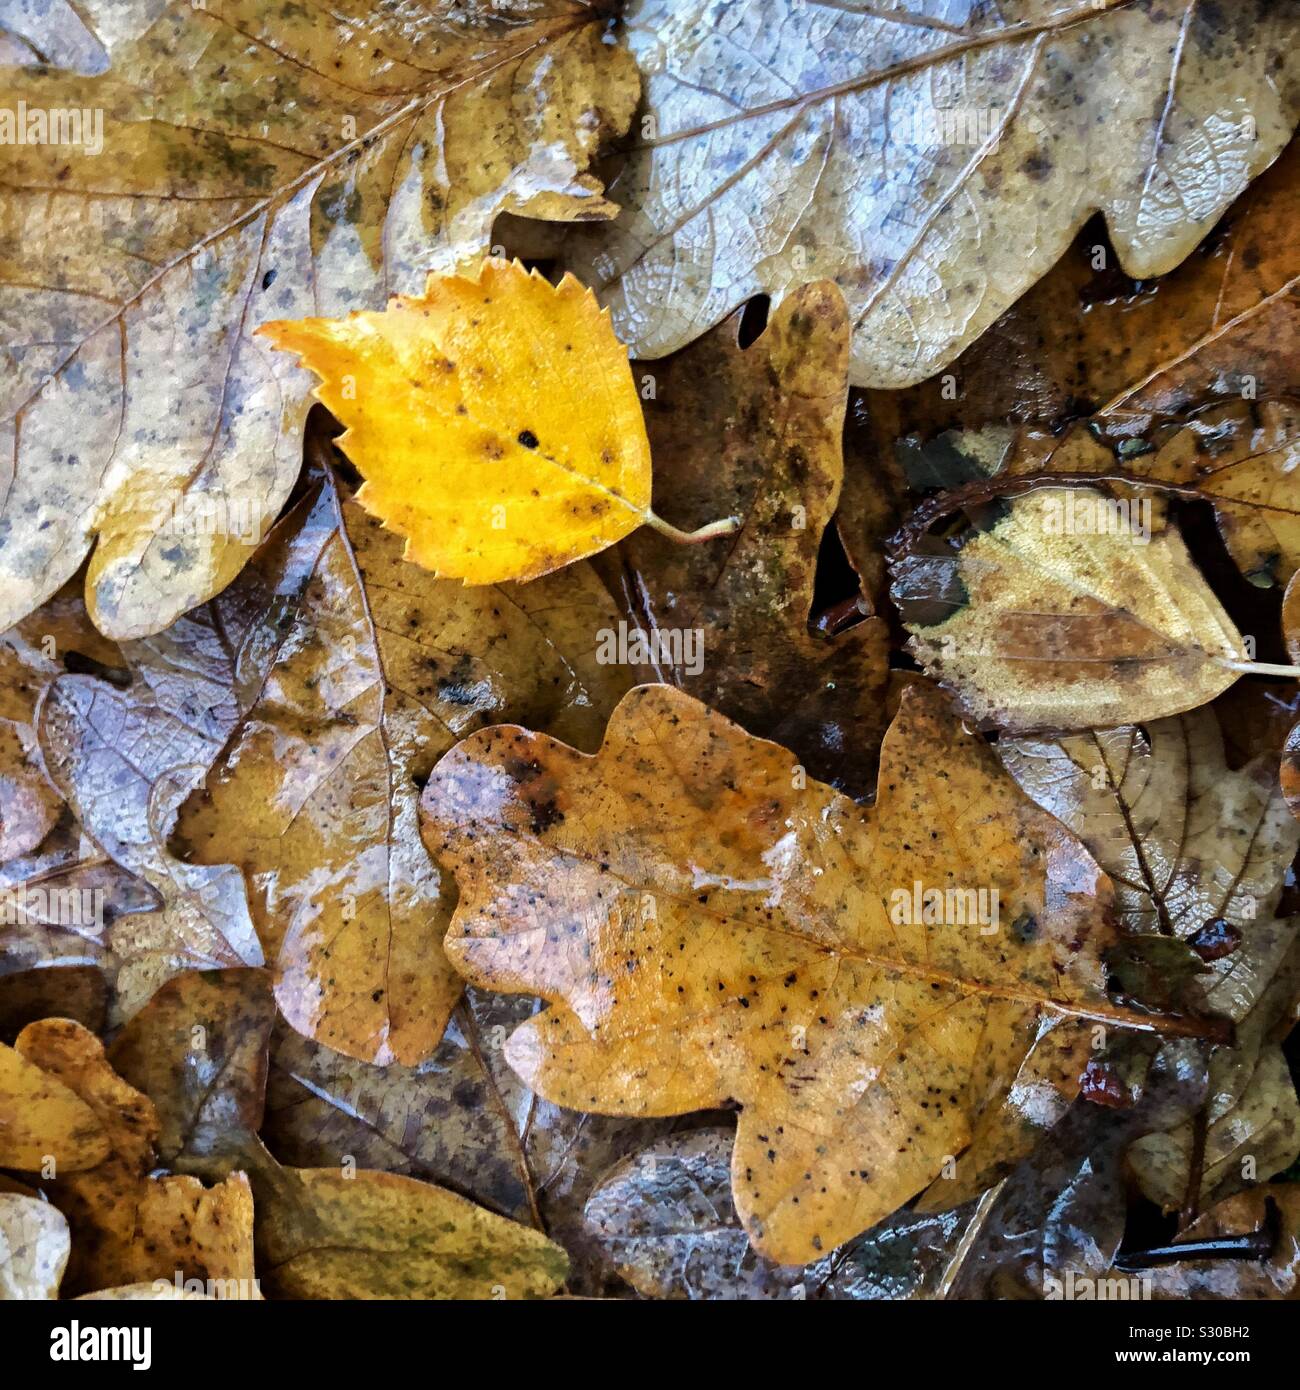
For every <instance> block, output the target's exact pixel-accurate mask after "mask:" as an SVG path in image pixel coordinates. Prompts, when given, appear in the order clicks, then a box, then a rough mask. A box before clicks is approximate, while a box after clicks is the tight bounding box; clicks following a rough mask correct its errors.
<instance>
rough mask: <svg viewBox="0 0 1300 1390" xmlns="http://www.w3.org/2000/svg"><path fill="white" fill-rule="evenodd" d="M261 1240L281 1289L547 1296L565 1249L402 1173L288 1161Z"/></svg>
mask: <svg viewBox="0 0 1300 1390" xmlns="http://www.w3.org/2000/svg"><path fill="white" fill-rule="evenodd" d="M277 1181H278V1182H279V1183H280V1184H281V1187H282V1192H281V1197H280V1199H279V1200H277V1201H275V1202H274V1203H270V1204H267V1205H266V1206H265V1207H264V1206H261V1205H259V1208H258V1225H257V1248H258V1258H259V1262H260V1265H261V1268H263V1269H264V1270H265V1282H266V1285H267V1289H268V1291H269V1292H271V1293H274V1294H276V1295H278V1296H280V1297H282V1298H479V1299H489V1298H494V1297H496V1298H545V1297H546V1296H547V1295H549V1294H553V1293H555V1292H556V1291H557V1290H558V1289H559V1288H560V1286H561V1285H562V1284H563V1283H564V1277H565V1274H566V1273H567V1271H568V1267H569V1262H568V1259H567V1258H566V1257H565V1254H564V1251H563V1250H561V1249H560V1247H559V1246H558V1245H553V1244H552V1243H551V1242H550V1241H549V1240H547V1239H546V1237H545V1236H543V1235H542V1234H541V1233H540V1232H538V1231H533V1230H530V1229H529V1228H528V1227H527V1226H519V1225H516V1224H515V1223H514V1222H510V1221H503V1220H502V1219H501V1218H500V1217H499V1216H494V1215H492V1213H491V1212H487V1211H484V1210H483V1208H482V1207H476V1206H475V1205H474V1203H473V1202H468V1201H466V1200H465V1198H464V1197H458V1196H456V1194H455V1193H453V1192H446V1191H444V1190H443V1189H442V1188H438V1187H431V1186H430V1185H429V1184H428V1183H422V1182H416V1181H415V1180H414V1179H413V1178H404V1177H400V1176H399V1175H397V1174H395V1173H375V1172H369V1171H366V1170H364V1169H363V1170H360V1171H358V1172H357V1173H355V1174H354V1175H352V1176H350V1177H349V1176H348V1175H347V1174H345V1173H340V1172H338V1171H336V1170H332V1169H323V1168H282V1169H280V1170H279V1173H278V1175H277Z"/></svg>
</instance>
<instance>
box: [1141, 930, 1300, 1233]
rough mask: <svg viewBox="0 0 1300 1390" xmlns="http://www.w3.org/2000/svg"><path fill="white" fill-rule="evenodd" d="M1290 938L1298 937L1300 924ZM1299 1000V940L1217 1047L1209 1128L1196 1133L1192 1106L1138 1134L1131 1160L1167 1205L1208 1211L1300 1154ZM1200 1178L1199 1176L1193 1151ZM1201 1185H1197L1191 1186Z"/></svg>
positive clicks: (1144, 1184) (1155, 1197)
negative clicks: (1295, 1038)
mask: <svg viewBox="0 0 1300 1390" xmlns="http://www.w3.org/2000/svg"><path fill="white" fill-rule="evenodd" d="M1290 939H1291V941H1292V943H1295V940H1296V938H1295V935H1294V932H1293V933H1292V934H1291V938H1290ZM1298 1006H1300V946H1298V945H1295V944H1293V945H1292V949H1291V951H1290V953H1289V955H1288V956H1287V959H1286V960H1285V961H1283V962H1282V964H1281V965H1280V966H1279V967H1278V969H1277V970H1276V972H1275V973H1274V975H1273V977H1272V979H1271V980H1270V981H1269V982H1268V984H1267V987H1266V988H1264V989H1263V990H1262V992H1261V994H1260V996H1259V999H1258V1001H1257V1002H1256V1003H1255V1004H1254V1007H1253V1008H1252V1009H1251V1011H1250V1012H1249V1013H1248V1014H1247V1015H1246V1016H1245V1018H1244V1019H1243V1020H1242V1021H1241V1022H1240V1023H1239V1024H1238V1026H1237V1030H1236V1037H1235V1039H1234V1042H1233V1046H1231V1047H1216V1048H1213V1049H1212V1050H1211V1052H1210V1064H1209V1070H1210V1084H1209V1094H1208V1098H1207V1100H1206V1102H1205V1110H1204V1119H1203V1122H1204V1125H1205V1132H1204V1136H1203V1138H1201V1139H1199V1140H1198V1139H1197V1137H1196V1134H1195V1124H1196V1121H1195V1120H1194V1119H1193V1117H1192V1114H1191V1111H1190V1110H1188V1111H1187V1112H1185V1113H1184V1114H1182V1115H1179V1116H1176V1117H1174V1118H1173V1122H1172V1123H1171V1124H1170V1125H1169V1126H1168V1127H1167V1128H1165V1129H1163V1130H1161V1131H1160V1132H1157V1133H1152V1134H1149V1135H1146V1136H1144V1137H1143V1138H1141V1139H1139V1140H1137V1142H1136V1143H1134V1144H1133V1145H1132V1147H1131V1148H1130V1149H1129V1151H1128V1162H1129V1166H1130V1167H1131V1168H1132V1170H1133V1172H1134V1174H1135V1175H1136V1177H1137V1181H1138V1184H1139V1186H1140V1187H1141V1189H1142V1191H1143V1192H1144V1193H1145V1194H1146V1196H1147V1197H1148V1198H1150V1200H1151V1201H1153V1202H1155V1203H1156V1204H1157V1205H1159V1206H1161V1207H1163V1208H1164V1209H1165V1210H1166V1211H1174V1210H1177V1209H1179V1208H1186V1206H1187V1205H1188V1204H1189V1203H1190V1204H1192V1206H1193V1208H1194V1210H1196V1211H1204V1210H1206V1209H1208V1208H1209V1207H1211V1206H1213V1205H1214V1204H1215V1203H1217V1202H1218V1201H1220V1200H1221V1199H1224V1198H1227V1197H1231V1196H1234V1195H1235V1194H1236V1193H1238V1192H1240V1191H1242V1190H1243V1189H1244V1188H1247V1187H1249V1186H1251V1185H1252V1184H1253V1183H1255V1182H1257V1181H1263V1180H1265V1179H1268V1178H1271V1177H1272V1176H1273V1175H1274V1174H1276V1173H1280V1172H1282V1171H1283V1169H1285V1168H1287V1167H1289V1166H1290V1165H1291V1164H1292V1163H1293V1162H1294V1161H1295V1160H1296V1158H1297V1157H1300V1099H1298V1098H1297V1096H1296V1087H1295V1082H1294V1081H1293V1080H1292V1077H1291V1069H1290V1067H1289V1065H1288V1064H1287V1059H1286V1056H1285V1055H1284V1054H1283V1051H1282V1047H1281V1043H1282V1042H1283V1041H1284V1040H1285V1038H1286V1035H1287V1034H1288V1033H1289V1032H1290V1031H1291V1029H1292V1027H1293V1026H1294V1024H1295V1020H1296V1009H1297V1007H1298ZM1198 1145H1199V1148H1200V1156H1199V1159H1198V1160H1197V1161H1196V1164H1197V1167H1198V1169H1199V1175H1200V1182H1199V1184H1194V1183H1193V1181H1192V1177H1191V1174H1192V1168H1193V1161H1194V1160H1193V1155H1194V1153H1195V1152H1196V1149H1197V1147H1198ZM1193 1187H1194V1188H1195V1190H1194V1191H1192V1190H1191V1189H1192V1188H1193Z"/></svg>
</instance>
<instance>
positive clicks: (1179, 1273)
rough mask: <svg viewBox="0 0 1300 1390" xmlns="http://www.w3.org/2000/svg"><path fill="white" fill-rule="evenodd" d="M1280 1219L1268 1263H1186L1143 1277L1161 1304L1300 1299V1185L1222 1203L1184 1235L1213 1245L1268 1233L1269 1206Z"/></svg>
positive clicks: (1271, 1187)
mask: <svg viewBox="0 0 1300 1390" xmlns="http://www.w3.org/2000/svg"><path fill="white" fill-rule="evenodd" d="M1270 1204H1272V1206H1273V1207H1274V1208H1275V1209H1276V1211H1277V1214H1278V1221H1277V1226H1278V1230H1277V1235H1276V1237H1275V1238H1274V1239H1273V1240H1272V1249H1271V1250H1270V1252H1269V1253H1268V1255H1267V1256H1266V1257H1265V1258H1263V1259H1235V1260H1183V1261H1180V1262H1178V1263H1176V1264H1170V1265H1168V1266H1165V1267H1163V1268H1159V1269H1152V1270H1150V1271H1147V1272H1146V1273H1145V1274H1144V1276H1143V1277H1144V1279H1145V1280H1146V1282H1147V1284H1148V1286H1149V1288H1150V1290H1151V1297H1152V1298H1158V1299H1253V1298H1268V1299H1273V1298H1286V1299H1294V1298H1296V1297H1297V1296H1300V1183H1272V1184H1267V1185H1265V1186H1262V1187H1256V1188H1252V1189H1251V1191H1249V1192H1243V1193H1241V1194H1240V1195H1238V1196H1236V1197H1229V1198H1228V1199H1227V1200H1226V1201H1223V1202H1220V1203H1219V1204H1218V1206H1216V1207H1215V1208H1214V1210H1213V1211H1208V1212H1206V1213H1205V1215H1204V1216H1202V1217H1201V1218H1200V1219H1199V1220H1198V1221H1196V1222H1194V1223H1193V1224H1192V1225H1191V1226H1189V1227H1188V1228H1187V1230H1186V1231H1184V1232H1183V1233H1182V1235H1180V1236H1179V1238H1178V1241H1177V1242H1175V1245H1177V1244H1179V1243H1182V1242H1187V1241H1207V1240H1208V1241H1214V1240H1216V1239H1223V1238H1230V1237H1233V1236H1237V1237H1240V1236H1248V1235H1250V1234H1251V1233H1252V1232H1256V1231H1258V1232H1265V1231H1268V1230H1269V1227H1270V1224H1271V1223H1270V1220H1269V1214H1268V1210H1269V1206H1270Z"/></svg>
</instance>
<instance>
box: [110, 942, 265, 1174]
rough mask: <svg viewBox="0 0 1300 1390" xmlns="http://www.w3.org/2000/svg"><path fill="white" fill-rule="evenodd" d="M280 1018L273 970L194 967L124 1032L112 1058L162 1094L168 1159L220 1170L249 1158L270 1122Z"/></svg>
mask: <svg viewBox="0 0 1300 1390" xmlns="http://www.w3.org/2000/svg"><path fill="white" fill-rule="evenodd" d="M274 1022H275V1000H274V998H273V996H272V993H271V980H270V976H269V975H268V974H267V972H266V971H264V970H239V969H235V970H210V971H187V972H186V973H185V974H183V975H178V976H177V977H176V978H175V979H173V980H169V981H168V982H167V983H166V984H165V985H163V987H162V988H161V989H160V990H159V991H158V992H157V993H156V994H155V995H154V996H153V998H152V999H150V1001H149V1002H148V1003H147V1004H146V1005H145V1007H144V1008H143V1009H142V1010H141V1011H140V1012H139V1013H138V1014H136V1016H135V1017H134V1018H133V1019H132V1020H131V1021H130V1022H129V1023H128V1024H127V1025H126V1027H125V1028H123V1030H122V1031H121V1032H120V1033H119V1034H118V1036H117V1038H116V1039H115V1040H114V1042H113V1046H112V1048H111V1050H110V1052H109V1061H110V1062H111V1063H112V1065H113V1068H114V1070H115V1071H117V1073H118V1074H119V1075H120V1076H122V1077H123V1078H125V1079H126V1080H127V1081H128V1082H130V1084H131V1085H132V1086H134V1087H135V1088H136V1089H137V1090H139V1091H142V1092H144V1094H146V1095H147V1096H149V1098H150V1099H151V1101H152V1102H153V1104H154V1108H155V1110H156V1111H157V1115H158V1121H159V1132H158V1137H157V1139H156V1141H155V1146H156V1148H157V1150H158V1155H159V1157H160V1158H161V1159H162V1161H163V1163H164V1164H166V1166H167V1167H169V1168H172V1169H175V1170H176V1171H177V1172H183V1173H195V1174H198V1175H199V1176H200V1177H205V1178H210V1179H220V1178H222V1177H224V1176H225V1175H226V1174H227V1173H229V1172H230V1171H231V1170H232V1169H233V1168H237V1167H239V1166H240V1164H241V1162H243V1161H244V1160H245V1159H246V1157H247V1154H248V1152H249V1149H250V1147H251V1140H252V1136H254V1135H256V1133H257V1131H258V1130H259V1129H260V1128H261V1124H262V1106H263V1100H264V1097H265V1092H266V1065H267V1064H266V1049H267V1043H268V1040H269V1038H270V1036H271V1025H272V1024H273V1023H274Z"/></svg>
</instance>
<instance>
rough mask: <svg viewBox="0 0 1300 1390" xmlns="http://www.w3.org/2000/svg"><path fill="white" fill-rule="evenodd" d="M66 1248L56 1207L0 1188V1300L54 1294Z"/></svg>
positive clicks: (63, 1226)
mask: <svg viewBox="0 0 1300 1390" xmlns="http://www.w3.org/2000/svg"><path fill="white" fill-rule="evenodd" d="M69 1248H70V1247H69V1239H68V1223H67V1222H66V1221H65V1220H64V1219H63V1216H62V1214H61V1213H60V1212H59V1210H58V1209H57V1208H56V1207H52V1206H50V1204H49V1203H48V1202H42V1201H39V1200H37V1199H36V1198H35V1197H18V1196H15V1195H13V1194H12V1193H7V1192H0V1300H8V1299H16V1298H57V1297H58V1296H59V1280H60V1279H62V1278H63V1270H64V1268H65V1266H66V1265H67V1263H68V1250H69Z"/></svg>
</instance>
